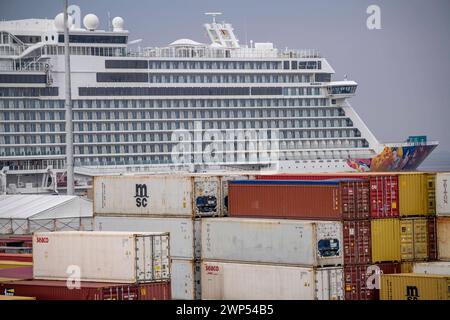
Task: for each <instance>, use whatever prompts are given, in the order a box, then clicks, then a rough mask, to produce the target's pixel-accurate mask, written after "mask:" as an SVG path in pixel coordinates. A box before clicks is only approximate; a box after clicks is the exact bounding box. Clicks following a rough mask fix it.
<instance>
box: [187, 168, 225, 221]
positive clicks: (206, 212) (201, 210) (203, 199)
mask: <svg viewBox="0 0 450 320" xmlns="http://www.w3.org/2000/svg"><path fill="white" fill-rule="evenodd" d="M193 183H194V208H195V215H196V216H217V215H219V214H220V209H221V196H220V189H221V183H220V178H219V177H216V176H194V177H193Z"/></svg>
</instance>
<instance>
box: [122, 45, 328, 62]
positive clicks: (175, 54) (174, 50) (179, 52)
mask: <svg viewBox="0 0 450 320" xmlns="http://www.w3.org/2000/svg"><path fill="white" fill-rule="evenodd" d="M126 55H127V56H129V57H147V58H153V57H154V58H207V59H208V58H212V59H217V58H218V59H222V58H294V59H295V58H297V59H303V58H321V57H322V56H321V54H320V52H319V51H318V50H316V49H304V50H285V51H280V50H278V49H255V48H237V49H229V48H210V47H164V48H158V47H147V48H137V49H127V51H126Z"/></svg>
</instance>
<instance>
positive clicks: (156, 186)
mask: <svg viewBox="0 0 450 320" xmlns="http://www.w3.org/2000/svg"><path fill="white" fill-rule="evenodd" d="M192 189H193V185H192V179H191V178H190V177H185V176H170V175H166V176H157V175H148V176H105V177H95V178H94V215H95V214H100V215H102V214H103V215H104V214H108V215H113V214H115V215H124V214H126V215H140V216H142V215H156V216H158V215H159V216H160V215H166V216H192V215H193V209H192V208H193V207H192V206H193V203H192V201H193V190H192Z"/></svg>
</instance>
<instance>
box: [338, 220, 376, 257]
mask: <svg viewBox="0 0 450 320" xmlns="http://www.w3.org/2000/svg"><path fill="white" fill-rule="evenodd" d="M343 224H344V236H343V238H344V250H343V251H344V264H345V265H347V264H367V263H371V261H372V248H371V245H372V242H371V239H370V236H371V234H370V221H369V220H355V221H344V222H343Z"/></svg>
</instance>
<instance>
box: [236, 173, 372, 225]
mask: <svg viewBox="0 0 450 320" xmlns="http://www.w3.org/2000/svg"><path fill="white" fill-rule="evenodd" d="M369 208H370V204H369V184H368V182H367V181H365V180H358V181H346V182H339V181H299V180H296V181H281V180H278V181H275V180H254V181H234V182H230V185H229V210H230V212H229V213H230V216H236V217H237V216H239V217H268V218H289V219H316V220H342V219H348V220H353V219H367V218H369V216H370V214H369Z"/></svg>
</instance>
